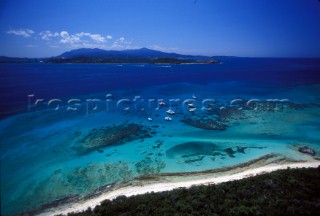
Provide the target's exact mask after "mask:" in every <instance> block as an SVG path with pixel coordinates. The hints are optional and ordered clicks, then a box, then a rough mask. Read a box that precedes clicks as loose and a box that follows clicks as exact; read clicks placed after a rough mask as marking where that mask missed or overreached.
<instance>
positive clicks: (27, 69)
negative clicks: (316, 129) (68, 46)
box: [0, 58, 320, 118]
mask: <svg viewBox="0 0 320 216" xmlns="http://www.w3.org/2000/svg"><path fill="white" fill-rule="evenodd" d="M221 61H222V64H203V65H171V66H169V67H167V66H166V65H162V66H161V65H139V64H128V65H122V66H121V65H109V64H42V63H38V64H1V65H0V77H1V82H0V92H1V94H0V107H1V112H0V118H4V117H7V116H9V115H12V114H15V113H18V112H24V111H26V110H27V103H28V95H30V94H34V95H35V96H36V97H37V98H44V99H52V98H67V97H71V96H79V95H83V94H90V93H96V92H108V91H110V90H113V89H119V88H120V89H130V88H140V87H144V86H145V87H148V86H153V85H158V84H171V83H176V82H187V83H192V84H200V85H205V84H208V83H214V82H222V81H248V82H254V83H256V84H257V85H261V86H263V87H270V88H274V87H288V86H295V85H301V84H316V83H319V82H320V59H273V58H222V59H221Z"/></svg>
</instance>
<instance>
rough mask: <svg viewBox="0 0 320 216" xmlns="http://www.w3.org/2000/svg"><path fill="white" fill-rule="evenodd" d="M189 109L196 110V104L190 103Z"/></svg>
mask: <svg viewBox="0 0 320 216" xmlns="http://www.w3.org/2000/svg"><path fill="white" fill-rule="evenodd" d="M188 108H192V109H193V108H196V106H195V105H194V104H192V103H189V104H188Z"/></svg>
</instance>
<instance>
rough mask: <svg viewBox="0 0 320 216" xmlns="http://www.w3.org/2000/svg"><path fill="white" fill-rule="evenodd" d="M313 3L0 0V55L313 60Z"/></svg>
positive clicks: (316, 51) (318, 46)
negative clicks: (106, 52) (85, 51)
mask: <svg viewBox="0 0 320 216" xmlns="http://www.w3.org/2000/svg"><path fill="white" fill-rule="evenodd" d="M319 38H320V2H319V1H318V0H54V1H53V0H37V1H36V0H10V1H9V0H0V41H1V42H0V55H5V56H15V57H49V56H55V55H59V54H61V53H62V52H65V51H69V50H72V49H76V48H82V47H90V48H102V49H118V50H121V49H135V48H141V47H148V48H152V49H157V50H161V51H166V52H177V53H184V54H202V55H234V56H252V57H320V39H319Z"/></svg>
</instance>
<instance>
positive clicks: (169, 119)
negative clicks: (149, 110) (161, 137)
mask: <svg viewBox="0 0 320 216" xmlns="http://www.w3.org/2000/svg"><path fill="white" fill-rule="evenodd" d="M164 120H166V121H171V120H172V118H170V117H169V116H166V117H164Z"/></svg>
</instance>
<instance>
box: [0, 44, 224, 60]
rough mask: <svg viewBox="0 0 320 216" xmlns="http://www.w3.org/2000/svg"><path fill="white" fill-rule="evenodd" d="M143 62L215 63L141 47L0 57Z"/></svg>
mask: <svg viewBox="0 0 320 216" xmlns="http://www.w3.org/2000/svg"><path fill="white" fill-rule="evenodd" d="M36 62H39V63H40V62H44V63H118V64H119V63H145V64H215V63H220V62H219V61H218V60H215V59H214V58H213V57H209V56H193V55H182V54H177V53H166V52H161V51H157V50H152V49H147V48H141V49H132V50H103V49H98V48H94V49H90V48H81V49H76V50H71V51H69V52H65V53H63V54H61V55H59V56H55V57H50V58H13V57H5V56H1V57H0V63H36Z"/></svg>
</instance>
